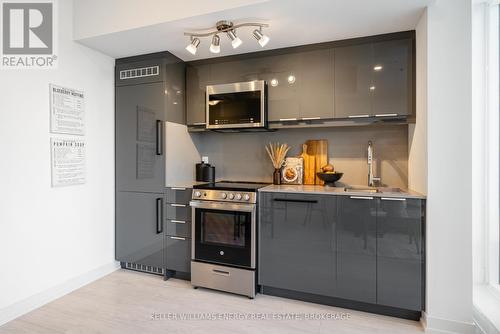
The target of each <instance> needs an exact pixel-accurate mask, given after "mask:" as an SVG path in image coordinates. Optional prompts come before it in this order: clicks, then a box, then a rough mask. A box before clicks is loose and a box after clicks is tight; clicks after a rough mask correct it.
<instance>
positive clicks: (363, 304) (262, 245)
mask: <svg viewBox="0 0 500 334" xmlns="http://www.w3.org/2000/svg"><path fill="white" fill-rule="evenodd" d="M259 201H260V202H259V210H260V215H259V268H258V269H259V284H260V285H262V286H264V289H263V291H264V293H266V288H274V289H268V291H271V292H270V293H271V294H276V293H278V294H277V295H281V296H292V297H293V298H298V299H304V300H310V301H313V302H314V301H321V302H325V303H326V304H331V305H338V306H341V307H352V308H358V309H360V310H364V311H370V312H380V313H382V314H389V315H396V316H401V317H407V318H411V319H415V318H418V317H419V314H420V313H419V312H420V311H421V310H422V309H423V305H424V300H423V294H424V291H425V288H424V282H425V278H424V271H423V267H424V258H425V256H424V250H425V242H424V240H425V239H424V232H423V231H424V228H425V200H422V199H413V198H390V197H375V196H370V195H369V194H368V195H366V196H348V195H320V194H318V195H316V194H292V193H279V192H276V193H273V192H261V193H260V197H259ZM286 290H288V291H287V292H285V291H286ZM273 291H274V292H273ZM276 291H281V292H276ZM283 293H284V295H283ZM377 310H379V311H377Z"/></svg>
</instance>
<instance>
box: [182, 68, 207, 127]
mask: <svg viewBox="0 0 500 334" xmlns="http://www.w3.org/2000/svg"><path fill="white" fill-rule="evenodd" d="M209 83H210V65H208V64H207V65H197V66H187V68H186V123H187V125H205V123H206V121H205V118H206V117H205V115H206V109H205V99H206V95H205V94H206V86H207V85H208V84H209Z"/></svg>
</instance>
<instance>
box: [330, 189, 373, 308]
mask: <svg viewBox="0 0 500 334" xmlns="http://www.w3.org/2000/svg"><path fill="white" fill-rule="evenodd" d="M376 231H377V201H376V200H374V198H373V197H369V196H366V197H365V196H340V198H339V209H338V221H337V234H336V236H337V294H336V295H337V297H339V298H344V299H349V300H353V301H359V302H366V303H376V301H377V291H376V289H377V240H376V237H377V236H376Z"/></svg>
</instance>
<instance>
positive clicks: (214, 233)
mask: <svg viewBox="0 0 500 334" xmlns="http://www.w3.org/2000/svg"><path fill="white" fill-rule="evenodd" d="M266 185H267V184H264V183H249V182H227V181H223V182H216V183H209V184H203V185H197V186H195V187H194V189H193V195H192V201H191V202H190V205H191V207H192V210H193V215H192V218H193V222H194V228H193V229H192V234H193V235H192V252H191V254H192V257H191V284H192V285H193V286H194V287H205V288H210V289H216V290H223V291H227V292H232V293H236V294H241V295H245V296H248V297H250V298H254V297H255V289H256V279H255V269H256V258H257V254H256V253H257V245H256V239H257V189H259V188H261V187H264V186H266Z"/></svg>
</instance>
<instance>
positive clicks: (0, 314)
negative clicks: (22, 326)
mask: <svg viewBox="0 0 500 334" xmlns="http://www.w3.org/2000/svg"><path fill="white" fill-rule="evenodd" d="M119 268H120V264H119V263H118V262H114V261H113V262H111V263H108V264H105V265H104V266H101V267H99V268H96V269H94V270H91V271H89V272H87V273H85V274H83V275H80V276H77V277H74V278H72V279H70V280H68V281H66V282H64V283H62V284H59V285H57V286H54V287H52V288H50V289H48V290H45V291H43V292H40V293H38V294H36V295H33V296H31V297H28V298H26V299H24V300H21V301H19V302H17V303H14V304H12V305H9V306H7V307H5V308H3V309H0V326H1V325H3V324H5V323H7V322H9V321H11V320H14V319H15V318H17V317H20V316H21V315H23V314H26V313H28V312H31V311H33V310H34V309H36V308H39V307H40V306H42V305H45V304H47V303H49V302H51V301H53V300H55V299H57V298H60V297H62V296H64V295H66V294H68V293H70V292H72V291H74V290H76V289H79V288H81V287H82V286H84V285H87V284H89V283H91V282H93V281H95V280H98V279H99V278H101V277H103V276H106V275H108V274H110V273H112V272H113V271H115V270H117V269H119Z"/></svg>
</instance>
